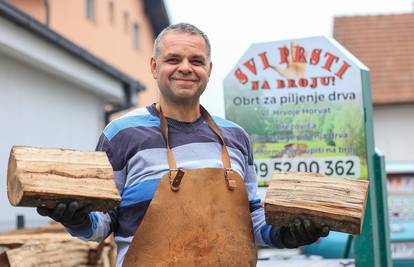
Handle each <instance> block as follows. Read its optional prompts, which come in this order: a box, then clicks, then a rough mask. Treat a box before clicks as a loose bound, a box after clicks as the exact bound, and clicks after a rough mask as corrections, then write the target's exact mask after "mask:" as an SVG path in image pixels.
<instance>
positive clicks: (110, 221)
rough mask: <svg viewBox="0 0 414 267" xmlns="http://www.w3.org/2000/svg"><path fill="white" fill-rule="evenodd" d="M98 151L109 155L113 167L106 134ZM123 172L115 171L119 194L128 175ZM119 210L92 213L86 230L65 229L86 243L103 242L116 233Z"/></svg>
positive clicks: (99, 142) (102, 136) (101, 138)
mask: <svg viewBox="0 0 414 267" xmlns="http://www.w3.org/2000/svg"><path fill="white" fill-rule="evenodd" d="M96 151H103V152H106V154H107V155H108V159H109V161H110V162H111V165H112V166H113V163H112V162H113V160H112V156H113V154H112V151H111V146H110V143H109V141H108V139H107V138H106V136H105V135H104V134H102V135H101V137H100V138H99V141H98V144H97V146H96ZM124 170H125V169H124ZM124 170H122V171H114V178H115V184H116V186H117V189H118V192H119V193H121V192H122V188H123V185H124V182H125V177H126V174H125V172H124ZM117 214H118V209H117V208H115V209H114V210H112V211H111V212H108V213H104V212H96V211H92V212H90V213H89V219H90V222H91V223H90V226H89V227H88V228H86V229H70V228H68V227H65V228H66V230H67V231H68V232H69V233H70V234H71V235H72V236H74V237H78V238H80V239H82V240H86V241H98V242H100V241H102V240H104V239H105V238H106V237H108V235H109V234H111V233H112V232H113V231H115V228H116V227H117V224H118V216H117Z"/></svg>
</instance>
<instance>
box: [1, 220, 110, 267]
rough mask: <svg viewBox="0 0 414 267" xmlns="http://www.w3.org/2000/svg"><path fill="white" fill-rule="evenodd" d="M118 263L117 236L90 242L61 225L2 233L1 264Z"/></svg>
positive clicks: (37, 266)
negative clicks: (115, 238) (69, 232)
mask: <svg viewBox="0 0 414 267" xmlns="http://www.w3.org/2000/svg"><path fill="white" fill-rule="evenodd" d="M49 230H50V231H49ZM37 231H39V232H37ZM115 265H116V245H115V241H114V239H113V236H110V237H108V238H107V239H106V240H105V241H103V242H101V243H96V242H86V241H82V240H80V239H78V238H75V237H72V236H70V235H69V234H68V233H66V232H65V230H64V228H63V226H62V225H60V224H57V225H53V226H47V227H42V228H33V229H30V230H22V231H21V230H18V231H13V232H7V233H1V234H0V266H5V267H25V266H32V267H40V266H59V267H75V266H96V267H97V266H100V267H114V266H115Z"/></svg>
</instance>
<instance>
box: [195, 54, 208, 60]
mask: <svg viewBox="0 0 414 267" xmlns="http://www.w3.org/2000/svg"><path fill="white" fill-rule="evenodd" d="M191 58H192V59H201V60H203V61H206V60H207V58H206V57H205V56H203V55H194V56H192V57H191Z"/></svg>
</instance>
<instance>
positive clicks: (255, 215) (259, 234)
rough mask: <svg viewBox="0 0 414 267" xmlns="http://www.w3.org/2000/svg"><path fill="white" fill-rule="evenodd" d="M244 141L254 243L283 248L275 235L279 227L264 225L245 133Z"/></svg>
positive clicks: (245, 178) (251, 156)
mask: <svg viewBox="0 0 414 267" xmlns="http://www.w3.org/2000/svg"><path fill="white" fill-rule="evenodd" d="M245 140H246V146H247V151H248V155H247V157H246V163H245V177H244V183H245V185H246V189H247V194H248V199H249V208H250V214H251V217H252V222H253V232H254V238H255V242H256V244H257V245H261V246H270V247H277V248H284V245H283V244H282V243H281V241H280V237H279V236H278V235H277V233H280V230H279V229H278V228H279V227H277V226H275V225H269V224H266V221H265V214H264V208H263V205H262V203H261V200H260V197H259V195H258V194H257V175H256V172H255V169H254V165H253V152H252V148H251V144H250V142H249V139H248V136H247V133H246V134H245ZM272 228H274V229H273V232H274V233H276V235H275V236H274V237H273V241H274V242H272V240H271V238H270V236H271V232H272Z"/></svg>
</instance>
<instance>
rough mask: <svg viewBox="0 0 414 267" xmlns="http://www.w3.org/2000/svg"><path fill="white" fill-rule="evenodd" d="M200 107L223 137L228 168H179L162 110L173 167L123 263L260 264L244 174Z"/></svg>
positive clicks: (128, 265)
mask: <svg viewBox="0 0 414 267" xmlns="http://www.w3.org/2000/svg"><path fill="white" fill-rule="evenodd" d="M200 111H201V115H202V116H203V118H204V119H205V120H206V121H207V123H208V125H209V126H210V128H211V129H212V130H213V131H214V132H215V133H216V134H217V135H218V136H219V137H220V139H221V142H222V160H223V165H224V168H203V169H193V170H181V169H180V170H177V167H176V162H175V159H174V155H173V153H172V150H171V149H170V145H169V142H168V124H167V121H166V119H165V117H164V115H163V114H162V111H161V110H160V122H161V130H162V134H163V137H164V140H165V143H166V144H167V156H168V165H169V167H170V171H169V173H168V174H166V175H164V176H163V177H162V178H161V182H160V184H159V186H158V188H157V191H156V192H155V195H154V198H153V199H152V201H151V203H150V205H149V208H148V210H147V212H146V213H145V216H144V219H143V221H142V223H141V225H140V226H139V228H138V229H137V231H136V232H135V235H134V238H133V239H132V242H131V245H130V246H129V249H128V252H127V253H126V256H125V259H124V263H123V266H126V267H136V266H150V267H153V266H179V267H186V266H189V267H190V266H191V267H195V266H235V267H236V266H237V267H243V266H256V260H257V254H256V247H255V244H254V238H253V230H252V221H251V217H250V211H249V207H248V199H247V192H246V188H245V185H244V182H243V179H242V177H241V176H240V175H239V174H238V173H237V172H235V171H233V170H232V169H231V163H230V157H229V154H228V151H227V148H226V145H225V144H224V138H223V135H222V133H221V131H220V129H219V128H218V127H217V125H216V124H215V122H214V121H213V119H212V118H211V116H210V114H209V113H208V112H207V111H206V110H205V109H204V108H203V107H200Z"/></svg>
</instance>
